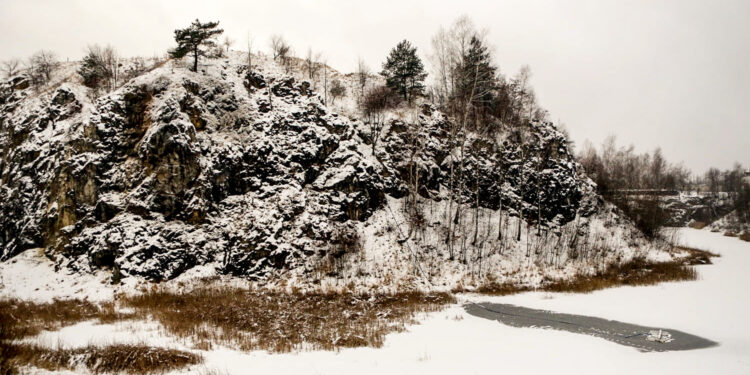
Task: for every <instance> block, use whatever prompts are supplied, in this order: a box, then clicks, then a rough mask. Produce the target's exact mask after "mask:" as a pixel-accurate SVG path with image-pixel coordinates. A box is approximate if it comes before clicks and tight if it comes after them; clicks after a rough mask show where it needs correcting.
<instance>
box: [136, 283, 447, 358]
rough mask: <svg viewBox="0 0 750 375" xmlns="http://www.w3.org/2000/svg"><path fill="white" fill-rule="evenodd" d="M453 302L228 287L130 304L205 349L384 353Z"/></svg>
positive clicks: (433, 297) (408, 295)
mask: <svg viewBox="0 0 750 375" xmlns="http://www.w3.org/2000/svg"><path fill="white" fill-rule="evenodd" d="M453 302H455V299H454V298H453V296H451V295H449V294H446V293H439V294H423V293H418V292H405V293H396V294H374V295H366V294H362V295H355V294H340V293H309V294H302V293H278V292H268V291H253V290H244V289H239V288H228V287H222V288H218V287H213V288H209V287H200V288H197V289H194V290H190V291H187V292H183V293H175V292H172V291H166V290H157V291H151V292H147V293H145V294H142V295H139V296H134V297H129V298H127V299H126V300H125V303H126V304H128V305H129V306H132V307H134V308H135V309H136V310H137V311H138V313H140V314H144V315H149V316H152V317H153V318H155V319H156V320H158V321H159V322H161V324H162V325H163V326H164V327H165V328H166V329H167V331H168V332H170V333H172V334H174V335H176V336H178V337H181V338H190V339H192V340H193V342H194V344H195V345H196V346H198V347H210V346H211V344H212V343H221V344H224V345H229V346H232V347H235V348H238V349H240V350H259V349H260V350H268V351H270V352H288V351H292V350H299V349H323V350H335V349H339V348H345V347H359V346H372V347H380V346H382V345H383V340H384V338H385V335H386V334H388V333H390V332H394V331H402V330H403V329H404V328H405V325H406V324H409V323H414V322H415V321H414V317H415V315H416V314H417V313H420V312H427V311H436V310H438V309H440V308H442V307H443V306H444V305H446V304H448V303H453Z"/></svg>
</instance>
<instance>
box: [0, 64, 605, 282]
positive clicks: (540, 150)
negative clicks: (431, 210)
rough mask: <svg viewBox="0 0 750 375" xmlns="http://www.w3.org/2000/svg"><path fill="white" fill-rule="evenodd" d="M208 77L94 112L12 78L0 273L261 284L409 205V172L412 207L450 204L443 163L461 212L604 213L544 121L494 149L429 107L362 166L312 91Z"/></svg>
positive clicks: (68, 88) (231, 74)
mask: <svg viewBox="0 0 750 375" xmlns="http://www.w3.org/2000/svg"><path fill="white" fill-rule="evenodd" d="M216 69H218V72H215V73H211V74H200V73H188V72H185V71H183V70H179V71H178V72H170V70H169V69H167V68H163V69H156V70H154V71H152V72H150V73H148V74H146V75H144V76H141V77H139V78H137V79H135V80H133V81H131V82H129V83H128V84H126V85H125V86H124V87H122V88H120V89H119V90H117V91H115V92H113V93H111V94H109V95H107V96H104V97H102V98H100V99H99V100H97V101H96V102H91V101H90V99H89V98H88V96H87V95H86V92H85V90H84V89H83V87H82V86H80V85H77V84H75V83H64V84H62V85H61V86H60V87H58V88H56V89H55V90H53V91H52V92H51V93H49V94H42V95H40V94H37V93H33V92H32V91H31V89H30V88H29V87H28V84H24V82H26V81H25V80H24V78H23V77H21V78H14V79H12V80H10V81H7V82H5V83H3V84H2V85H1V86H0V150H2V152H1V154H0V156H1V158H0V193H1V194H2V199H0V260H5V259H9V258H11V257H13V256H14V255H16V254H18V253H19V252H22V251H24V250H26V249H30V248H44V249H45V252H46V254H47V255H48V256H49V257H51V258H53V259H55V260H56V261H57V262H58V264H59V265H60V266H62V267H69V268H73V269H77V270H81V271H87V270H92V269H97V268H111V269H113V272H114V275H116V278H120V277H126V276H141V277H145V278H148V279H151V280H164V279H171V278H173V277H175V276H177V275H179V274H180V273H182V272H184V271H185V270H187V269H190V268H191V267H194V266H196V265H200V264H207V263H215V264H217V265H218V266H217V268H218V270H219V271H220V272H224V273H231V274H234V275H243V276H247V277H251V278H258V277H263V276H264V275H266V274H268V273H269V272H273V271H274V270H278V269H286V268H294V267H298V266H304V265H307V264H308V259H310V258H311V257H317V256H321V255H325V254H326V252H328V251H330V248H331V243H334V242H336V240H335V239H333V237H334V236H335V235H337V233H340V232H341V231H342V230H344V231H345V230H351V228H353V225H354V223H357V222H361V221H367V220H368V218H370V217H371V216H372V215H373V214H374V213H375V212H376V211H377V210H379V209H381V208H382V207H383V204H384V202H385V200H386V195H390V196H393V197H396V198H398V197H403V196H405V195H406V193H407V192H408V187H409V186H412V185H413V184H414V183H413V178H414V173H413V171H414V170H418V175H419V192H420V194H421V195H422V196H423V197H425V198H428V199H435V200H441V199H446V193H445V192H446V191H447V189H448V187H449V184H450V175H451V166H450V160H451V159H453V174H454V177H456V180H455V181H456V183H457V184H458V183H459V182H457V181H460V185H456V189H459V190H460V194H459V195H458V196H457V198H456V199H460V200H461V201H462V202H463V203H466V204H468V205H475V202H476V201H478V202H479V206H481V207H485V208H491V209H496V208H497V207H498V206H499V202H502V203H503V206H504V207H505V208H506V209H509V210H511V211H513V210H516V211H517V210H523V215H524V217H525V218H527V220H531V221H535V220H539V219H541V220H542V224H543V225H545V226H549V227H555V226H559V225H562V224H565V223H566V222H569V221H571V220H573V219H574V218H575V217H576V215H580V216H588V215H591V214H592V213H593V212H594V211H596V208H597V207H598V205H599V203H600V202H599V199H598V196H597V195H596V194H595V193H594V189H593V184H592V183H591V181H590V180H589V179H588V178H586V177H585V176H584V175H582V174H581V173H580V172H579V171H580V168H579V167H578V165H577V163H576V162H575V161H574V159H573V157H572V155H571V154H570V152H569V150H568V149H567V143H566V140H565V137H564V136H563V135H562V133H560V132H559V131H557V130H556V129H555V128H554V126H552V125H550V124H534V125H531V126H530V127H529V128H527V129H523V130H521V131H518V130H516V131H513V130H509V131H508V132H507V133H508V134H509V136H508V137H506V139H503V140H501V141H499V142H494V141H492V142H490V141H488V140H487V139H484V138H480V137H477V136H474V135H471V134H467V135H466V136H465V137H464V136H463V135H462V136H461V137H460V138H459V139H461V140H462V142H463V147H461V145H460V144H458V143H453V144H451V142H450V137H449V136H448V134H449V129H450V123H449V122H448V120H447V119H446V118H445V117H444V116H443V115H442V114H441V113H440V112H439V111H437V110H436V109H435V108H432V107H427V108H425V110H424V111H423V114H422V115H421V116H419V119H418V121H417V123H415V124H406V123H403V122H401V123H399V122H393V123H391V124H390V126H388V128H387V129H388V130H387V133H386V134H385V135H384V137H383V139H382V141H381V143H380V145H379V146H378V147H377V148H376V152H375V155H370V154H369V150H370V145H368V144H367V139H366V136H364V135H363V132H362V127H363V126H364V125H363V124H361V123H357V122H352V121H350V120H349V119H347V118H345V117H343V116H339V115H337V114H335V113H332V112H331V111H330V110H329V109H328V108H326V107H325V106H324V105H322V100H321V99H320V97H319V96H318V95H317V94H316V93H315V92H313V91H312V90H311V86H310V84H309V83H308V82H304V81H302V82H298V81H296V80H295V79H293V78H290V77H279V76H275V75H268V76H265V75H264V73H263V72H259V71H254V72H247V70H246V68H245V67H244V66H241V65H232V64H229V63H225V64H221V65H220V66H218V67H216ZM416 144H418V145H419V147H418V148H419V151H418V152H415V151H414V147H415V145H416ZM451 153H453V158H451ZM457 153H458V154H457ZM459 157H460V162H459ZM498 160H502V163H498ZM498 166H502V168H498ZM539 210H541V214H540V213H539Z"/></svg>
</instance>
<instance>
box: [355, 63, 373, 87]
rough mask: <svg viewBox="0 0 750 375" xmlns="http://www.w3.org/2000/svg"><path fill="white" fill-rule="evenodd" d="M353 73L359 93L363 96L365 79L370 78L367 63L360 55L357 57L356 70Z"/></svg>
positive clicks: (365, 84)
mask: <svg viewBox="0 0 750 375" xmlns="http://www.w3.org/2000/svg"><path fill="white" fill-rule="evenodd" d="M354 74H355V75H356V76H357V82H358V83H359V89H360V95H362V96H364V95H365V87H366V86H367V80H368V79H369V78H370V67H368V66H367V63H365V61H364V60H362V58H361V57H360V58H359V59H357V71H356V72H355V73H354Z"/></svg>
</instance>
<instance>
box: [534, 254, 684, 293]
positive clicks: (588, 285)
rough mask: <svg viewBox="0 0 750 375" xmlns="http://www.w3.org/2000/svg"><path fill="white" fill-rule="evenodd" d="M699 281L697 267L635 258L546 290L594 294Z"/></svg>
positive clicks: (559, 281)
mask: <svg viewBox="0 0 750 375" xmlns="http://www.w3.org/2000/svg"><path fill="white" fill-rule="evenodd" d="M697 278H698V273H697V272H696V270H695V269H694V268H691V267H688V266H685V265H684V264H683V263H682V262H659V263H656V262H648V261H646V260H643V259H633V260H631V261H629V262H627V263H622V264H614V265H610V266H609V267H607V269H605V270H604V271H601V272H598V273H596V274H594V275H591V276H581V277H578V278H575V279H573V280H569V281H561V280H557V281H552V282H550V283H549V284H547V285H545V286H544V287H543V289H544V290H546V291H550V292H568V293H570V292H574V293H590V292H593V291H595V290H600V289H606V288H612V287H616V286H622V285H630V286H638V285H654V284H658V283H662V282H667V281H689V280H695V279H697Z"/></svg>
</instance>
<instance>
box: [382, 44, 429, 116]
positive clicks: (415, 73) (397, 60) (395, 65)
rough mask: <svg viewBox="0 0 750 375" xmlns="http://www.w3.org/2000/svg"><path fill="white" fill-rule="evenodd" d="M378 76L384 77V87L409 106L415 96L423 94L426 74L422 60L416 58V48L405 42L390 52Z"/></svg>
mask: <svg viewBox="0 0 750 375" xmlns="http://www.w3.org/2000/svg"><path fill="white" fill-rule="evenodd" d="M380 75H382V76H383V77H385V80H386V85H387V86H388V87H390V88H391V89H392V90H393V91H395V92H397V93H399V94H401V96H403V98H404V99H405V100H406V101H407V102H409V104H411V100H412V99H413V97H414V96H415V95H422V93H423V92H424V79H425V78H426V77H427V73H426V72H425V71H424V66H423V65H422V60H420V58H419V56H417V48H416V47H412V45H411V43H409V42H408V41H407V40H403V41H402V42H400V43H399V44H398V45H396V47H395V48H393V49H392V50H391V52H390V54H389V55H388V58H387V59H386V62H385V63H383V71H381V72H380Z"/></svg>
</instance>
